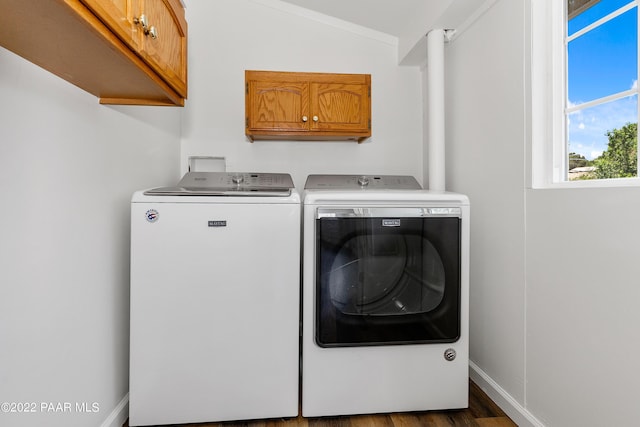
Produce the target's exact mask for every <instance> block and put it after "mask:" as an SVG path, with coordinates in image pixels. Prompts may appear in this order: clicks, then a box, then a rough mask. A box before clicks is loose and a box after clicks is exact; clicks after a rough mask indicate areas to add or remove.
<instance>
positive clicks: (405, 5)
mask: <svg viewBox="0 0 640 427" xmlns="http://www.w3.org/2000/svg"><path fill="white" fill-rule="evenodd" d="M284 1H285V2H286V3H291V4H294V5H297V6H301V7H304V8H306V9H309V10H313V11H316V12H319V13H322V14H324V15H328V16H332V17H334V18H338V19H342V20H344V21H348V22H352V23H354V24H357V25H361V26H363V27H367V28H371V29H373V30H376V31H380V32H383V33H386V34H390V35H392V36H396V37H400V36H402V35H404V34H405V32H406V27H407V25H408V24H410V23H412V22H414V21H415V17H416V14H417V13H419V14H426V15H427V16H429V15H431V16H432V20H434V19H435V18H437V17H438V16H440V15H441V14H442V12H443V10H444V9H446V8H447V6H449V4H450V3H451V0H284Z"/></svg>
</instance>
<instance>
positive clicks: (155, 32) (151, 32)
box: [145, 25, 158, 40]
mask: <svg viewBox="0 0 640 427" xmlns="http://www.w3.org/2000/svg"><path fill="white" fill-rule="evenodd" d="M145 34H148V35H150V36H151V38H152V39H154V40H155V39H157V38H158V30H156V27H154V26H153V25H152V26H151V28H149V31H147V32H145Z"/></svg>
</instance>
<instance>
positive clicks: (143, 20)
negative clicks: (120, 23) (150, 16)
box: [133, 13, 149, 34]
mask: <svg viewBox="0 0 640 427" xmlns="http://www.w3.org/2000/svg"><path fill="white" fill-rule="evenodd" d="M133 23H134V24H136V25H138V24H139V25H140V26H141V27H142V29H143V30H144V33H145V34H147V32H148V31H149V30H148V26H149V23H148V22H147V17H146V16H145V14H144V13H143V14H141V15H140V16H138V17H137V18H136V17H134V18H133Z"/></svg>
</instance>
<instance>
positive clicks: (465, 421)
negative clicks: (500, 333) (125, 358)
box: [123, 381, 517, 427]
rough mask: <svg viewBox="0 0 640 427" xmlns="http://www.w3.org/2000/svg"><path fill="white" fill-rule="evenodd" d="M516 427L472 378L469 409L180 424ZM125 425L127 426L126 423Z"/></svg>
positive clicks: (192, 426)
mask: <svg viewBox="0 0 640 427" xmlns="http://www.w3.org/2000/svg"><path fill="white" fill-rule="evenodd" d="M452 426H469V427H517V425H516V424H515V423H514V422H513V421H511V420H510V419H509V417H507V416H506V414H505V413H504V412H503V411H502V410H501V409H500V408H499V407H498V406H497V405H496V404H495V403H494V402H493V401H492V400H491V399H489V397H488V396H487V395H486V394H485V393H484V392H483V391H482V390H481V389H480V387H478V386H477V385H476V384H474V383H473V382H471V381H469V408H468V409H462V410H450V411H428V412H410V413H394V414H376V415H358V416H349V417H327V418H302V417H301V416H298V417H297V418H282V419H273V420H256V421H243V422H224V423H200V424H180V427H452ZM123 427H128V423H125V425H124V426H123Z"/></svg>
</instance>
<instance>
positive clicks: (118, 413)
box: [100, 393, 129, 427]
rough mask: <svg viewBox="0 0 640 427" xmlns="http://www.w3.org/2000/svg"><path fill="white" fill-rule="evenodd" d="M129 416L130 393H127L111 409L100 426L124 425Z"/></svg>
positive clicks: (118, 426)
mask: <svg viewBox="0 0 640 427" xmlns="http://www.w3.org/2000/svg"><path fill="white" fill-rule="evenodd" d="M128 417H129V393H127V394H126V395H125V396H124V397H123V398H122V400H121V401H120V402H118V404H117V405H116V407H115V408H114V409H113V411H111V413H110V414H109V416H108V417H107V419H106V420H104V422H103V423H102V424H101V425H100V427H122V425H123V424H124V422H125V421H127V418H128Z"/></svg>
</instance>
